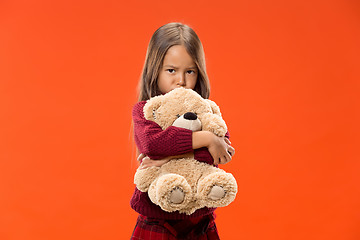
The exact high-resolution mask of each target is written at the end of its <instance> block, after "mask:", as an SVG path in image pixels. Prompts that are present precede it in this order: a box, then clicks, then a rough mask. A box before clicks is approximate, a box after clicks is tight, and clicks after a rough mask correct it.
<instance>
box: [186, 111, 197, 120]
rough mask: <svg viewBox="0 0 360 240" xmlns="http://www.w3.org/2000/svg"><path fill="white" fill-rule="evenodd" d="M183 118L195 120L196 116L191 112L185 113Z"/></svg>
mask: <svg viewBox="0 0 360 240" xmlns="http://www.w3.org/2000/svg"><path fill="white" fill-rule="evenodd" d="M184 118H185V119H187V120H196V119H197V116H196V114H195V113H193V112H187V113H185V114H184Z"/></svg>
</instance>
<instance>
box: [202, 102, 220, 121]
mask: <svg viewBox="0 0 360 240" xmlns="http://www.w3.org/2000/svg"><path fill="white" fill-rule="evenodd" d="M205 100H206V101H207V102H208V103H209V104H210V107H211V110H212V111H213V113H214V114H216V115H219V116H220V117H221V112H220V108H219V106H218V105H216V103H215V102H213V101H211V100H209V99H205Z"/></svg>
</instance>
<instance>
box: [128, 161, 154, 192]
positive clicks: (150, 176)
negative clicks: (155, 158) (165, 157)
mask: <svg viewBox="0 0 360 240" xmlns="http://www.w3.org/2000/svg"><path fill="white" fill-rule="evenodd" d="M159 171H160V168H159V167H155V166H153V167H149V168H145V169H140V168H138V169H137V170H136V173H135V176H134V183H135V184H136V187H137V189H139V190H140V191H141V192H146V191H148V189H149V187H150V184H151V183H152V182H154V180H155V179H156V178H157V176H158V175H159Z"/></svg>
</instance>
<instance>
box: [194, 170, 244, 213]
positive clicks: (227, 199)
mask: <svg viewBox="0 0 360 240" xmlns="http://www.w3.org/2000/svg"><path fill="white" fill-rule="evenodd" d="M197 193H198V195H197V198H198V199H199V201H200V202H201V203H202V204H203V205H204V206H206V207H224V206H227V205H229V204H230V203H231V202H232V201H234V199H235V196H236V193H237V183H236V180H235V178H234V177H233V175H232V174H230V173H225V172H215V173H212V174H210V175H207V176H206V177H204V178H202V179H200V180H199V182H198V188H197Z"/></svg>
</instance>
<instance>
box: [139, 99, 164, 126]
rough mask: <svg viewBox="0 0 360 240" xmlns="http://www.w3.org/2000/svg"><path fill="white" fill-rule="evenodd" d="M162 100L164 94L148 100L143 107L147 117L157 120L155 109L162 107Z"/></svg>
mask: <svg viewBox="0 0 360 240" xmlns="http://www.w3.org/2000/svg"><path fill="white" fill-rule="evenodd" d="M162 100H163V96H162V95H160V96H155V97H152V98H150V99H149V100H147V102H146V103H145V105H144V108H143V111H144V117H145V119H147V120H151V121H155V111H156V110H157V109H158V108H159V107H160V105H161V103H162Z"/></svg>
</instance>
